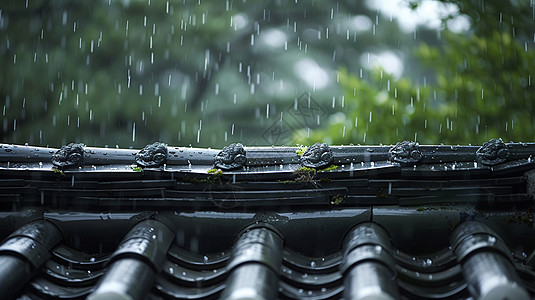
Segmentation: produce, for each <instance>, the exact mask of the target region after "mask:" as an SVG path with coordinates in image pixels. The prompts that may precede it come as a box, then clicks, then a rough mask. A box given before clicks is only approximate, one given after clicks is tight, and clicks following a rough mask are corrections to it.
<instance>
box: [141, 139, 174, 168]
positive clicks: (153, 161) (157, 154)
mask: <svg viewBox="0 0 535 300" xmlns="http://www.w3.org/2000/svg"><path fill="white" fill-rule="evenodd" d="M167 156H168V151H167V145H165V144H163V143H160V142H155V143H153V144H149V145H147V146H145V148H143V149H141V151H139V152H138V154H136V164H138V165H139V166H142V167H148V168H156V167H160V166H162V165H163V164H165V163H166V162H167Z"/></svg>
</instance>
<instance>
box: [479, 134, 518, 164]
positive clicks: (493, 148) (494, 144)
mask: <svg viewBox="0 0 535 300" xmlns="http://www.w3.org/2000/svg"><path fill="white" fill-rule="evenodd" d="M509 154H510V153H509V149H508V148H507V145H506V144H505V143H504V142H503V141H502V139H492V140H490V141H488V142H486V143H483V146H481V147H480V148H479V149H477V151H476V158H477V161H478V162H479V163H481V164H484V165H487V166H494V165H497V164H501V163H503V162H504V161H506V160H507V158H508V157H509Z"/></svg>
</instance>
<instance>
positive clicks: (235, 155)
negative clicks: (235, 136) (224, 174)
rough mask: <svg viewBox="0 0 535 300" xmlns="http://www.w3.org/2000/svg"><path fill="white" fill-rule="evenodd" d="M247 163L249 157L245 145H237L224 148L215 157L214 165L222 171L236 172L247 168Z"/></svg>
mask: <svg viewBox="0 0 535 300" xmlns="http://www.w3.org/2000/svg"><path fill="white" fill-rule="evenodd" d="M246 161H247V156H246V152H245V149H244V148H243V145H242V144H240V143H236V144H230V145H228V146H226V147H225V148H223V150H221V151H220V152H219V153H218V154H217V155H216V156H215V159H214V165H215V166H216V168H219V169H222V170H234V169H239V168H242V167H243V166H245V163H246Z"/></svg>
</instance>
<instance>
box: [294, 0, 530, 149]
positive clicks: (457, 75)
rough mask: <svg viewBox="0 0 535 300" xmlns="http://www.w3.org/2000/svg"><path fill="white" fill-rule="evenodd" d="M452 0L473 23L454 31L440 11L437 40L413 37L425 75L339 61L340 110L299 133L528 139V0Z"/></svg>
mask: <svg viewBox="0 0 535 300" xmlns="http://www.w3.org/2000/svg"><path fill="white" fill-rule="evenodd" d="M444 2H448V1H444ZM453 3H455V4H456V5H458V7H459V14H463V15H467V16H469V17H470V18H471V21H472V26H471V29H470V31H469V32H467V33H464V32H463V33H454V32H451V31H449V30H448V28H447V25H446V24H447V21H448V19H449V17H448V18H445V19H444V20H443V22H444V26H446V29H445V30H444V31H442V33H441V34H442V39H443V45H441V46H430V45H428V44H426V43H421V44H420V45H419V47H418V48H417V49H416V51H415V55H416V56H417V57H418V58H419V59H420V60H421V61H422V62H423V63H424V64H425V66H426V67H427V68H428V70H429V71H430V72H431V74H433V77H431V78H429V81H427V82H425V81H424V82H415V81H414V80H411V79H409V78H399V79H394V78H393V77H392V76H391V75H389V74H386V73H385V72H384V71H383V70H380V69H377V70H376V71H375V72H372V74H371V75H370V76H369V77H368V78H362V77H360V76H358V75H355V74H353V73H351V72H348V71H347V69H344V68H342V69H341V70H340V84H341V86H342V87H343V88H344V91H345V93H344V95H345V103H346V106H347V109H346V110H345V111H344V112H345V113H339V114H334V115H333V116H332V117H331V119H330V123H329V125H328V126H327V127H326V128H324V129H319V130H314V131H313V132H312V133H311V134H310V136H309V137H308V138H302V139H299V140H298V141H299V142H300V143H303V144H312V143H314V142H316V141H324V142H328V143H333V144H352V143H353V144H360V143H362V144H379V143H383V144H393V143H396V142H398V141H401V140H416V141H418V142H420V143H423V144H437V143H445V144H482V143H483V142H485V141H488V140H489V139H491V138H497V137H501V138H503V139H504V140H507V141H522V142H533V141H534V137H535V114H534V112H535V111H534V108H535V84H534V83H533V80H534V78H533V75H534V70H535V51H534V49H533V43H534V40H533V38H534V36H533V34H534V32H533V28H535V27H534V25H535V21H534V16H533V11H534V9H535V8H534V7H533V2H531V3H529V2H528V1H518V2H517V1H486V2H482V1H473V0H462V1H453ZM413 4H414V6H418V4H419V3H418V2H414V3H413ZM483 12H484V13H483ZM450 17H451V16H450ZM300 136H301V137H302V136H306V135H305V134H304V133H303V132H302V133H301V134H300Z"/></svg>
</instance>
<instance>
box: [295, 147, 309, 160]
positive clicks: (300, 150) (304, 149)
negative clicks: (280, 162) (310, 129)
mask: <svg viewBox="0 0 535 300" xmlns="http://www.w3.org/2000/svg"><path fill="white" fill-rule="evenodd" d="M307 149H308V147H307V146H303V145H297V150H295V153H296V154H297V155H298V156H299V157H301V156H303V154H304V153H305V151H307Z"/></svg>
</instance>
